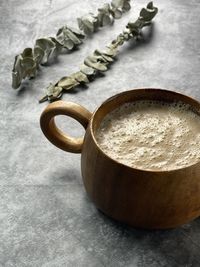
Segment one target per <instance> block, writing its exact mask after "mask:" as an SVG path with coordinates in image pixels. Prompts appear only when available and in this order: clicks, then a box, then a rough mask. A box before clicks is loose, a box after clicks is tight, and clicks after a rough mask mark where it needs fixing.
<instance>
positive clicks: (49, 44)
mask: <svg viewBox="0 0 200 267" xmlns="http://www.w3.org/2000/svg"><path fill="white" fill-rule="evenodd" d="M35 45H36V46H39V47H41V48H42V49H43V50H51V49H53V48H54V47H55V44H54V42H53V41H52V40H51V39H50V38H40V39H37V40H36V42H35Z"/></svg>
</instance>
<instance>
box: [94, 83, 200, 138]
mask: <svg viewBox="0 0 200 267" xmlns="http://www.w3.org/2000/svg"><path fill="white" fill-rule="evenodd" d="M138 100H155V101H163V102H168V103H173V102H178V101H181V102H183V103H185V104H189V105H190V106H191V109H192V111H193V112H195V113H197V114H198V115H199V116H200V103H199V102H198V101H197V100H195V99H193V98H191V97H189V96H186V95H183V94H180V93H177V92H174V91H169V90H164V89H153V88H145V89H133V90H130V91H126V92H122V93H119V94H117V95H114V96H113V97H110V98H108V99H107V100H106V101H105V102H103V103H102V105H101V106H100V107H99V108H98V109H97V110H96V112H95V113H94V115H93V119H92V131H93V133H94V135H95V133H96V130H97V129H98V128H99V126H100V124H101V122H102V120H103V118H104V117H105V116H106V115H107V114H108V113H110V112H111V111H113V110H114V109H116V108H118V107H119V106H121V105H123V104H125V103H128V102H134V101H138Z"/></svg>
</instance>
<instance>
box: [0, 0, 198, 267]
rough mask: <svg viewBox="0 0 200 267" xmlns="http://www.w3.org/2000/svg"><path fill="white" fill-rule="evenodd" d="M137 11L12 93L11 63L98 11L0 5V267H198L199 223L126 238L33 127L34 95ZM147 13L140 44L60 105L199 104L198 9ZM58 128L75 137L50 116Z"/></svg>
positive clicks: (75, 166) (74, 159)
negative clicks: (135, 100) (136, 91)
mask: <svg viewBox="0 0 200 267" xmlns="http://www.w3.org/2000/svg"><path fill="white" fill-rule="evenodd" d="M145 4H146V1H144V0H140V1H134V2H132V9H131V11H130V12H129V13H128V14H126V15H124V17H123V18H122V19H121V20H118V21H116V22H115V24H114V25H113V26H109V27H106V28H104V29H102V30H101V31H100V32H99V33H97V34H95V35H94V36H93V37H92V38H91V39H90V40H86V41H85V43H84V44H83V45H82V46H81V47H80V49H78V50H77V51H76V52H74V53H71V54H63V55H60V56H59V57H58V59H57V61H56V62H52V64H51V65H50V66H48V67H41V70H40V72H39V75H38V77H37V78H36V79H35V80H31V81H25V82H24V83H23V86H22V87H21V89H19V90H17V91H14V90H12V89H11V69H12V64H13V60H14V56H15V55H16V54H17V53H19V52H21V51H22V50H23V48H25V47H27V46H33V43H34V40H35V39H36V38H39V37H42V36H48V35H52V34H55V32H56V29H58V28H59V26H62V25H64V24H65V23H68V24H69V25H74V26H75V25H76V20H75V18H76V17H78V16H80V15H83V14H85V13H86V12H87V10H91V11H94V10H96V9H97V7H99V6H100V5H102V2H100V1H97V0H96V1H94V0H93V1H92V0H85V1H76V0H57V1H56V0H44V1H41V0H34V1H30V0H19V1H14V0H7V1H6V0H1V2H0V49H1V53H0V63H1V64H0V80H1V82H0V87H1V88H0V110H1V116H0V266H6V267H11V266H12V267H13V266H17V267H25V266H34V267H37V266H38V267H39V266H45V267H47V266H48V267H50V266H51V267H53V266H55V267H60V266H67V267H68V266H74V267H79V266H81V267H82V266H86V267H89V266H92V267H93V266H95V267H96V266H97V267H100V266H115V267H118V266H123V267H128V266H131V267H161V266H165V267H175V266H181V267H198V266H200V219H196V220H195V221H193V222H191V223H189V224H187V225H184V226H182V227H180V228H178V229H174V230H167V231H145V230H137V229H133V228H132V229H131V228H130V227H127V226H125V225H121V224H120V223H116V222H114V221H112V220H110V219H109V218H107V217H105V216H104V215H102V214H101V213H100V212H98V211H97V210H96V208H95V207H94V205H93V203H91V201H90V200H89V199H88V197H87V195H86V193H85V190H84V187H83V183H82V180H81V173H80V155H74V154H70V153H64V152H63V151H61V150H59V149H57V148H56V147H54V146H53V145H51V144H50V143H49V142H48V141H47V140H46V139H45V138H44V136H43V134H42V132H41V130H40V127H39V117H40V114H41V112H42V110H43V109H44V107H45V106H46V105H47V103H44V104H40V105H39V104H38V102H37V100H38V98H39V97H40V96H41V95H42V90H43V88H44V87H45V86H47V85H48V84H49V82H51V81H56V80H57V79H58V78H60V77H62V76H64V75H67V74H69V73H71V72H73V71H75V70H77V67H78V65H79V64H80V63H81V62H82V60H83V59H84V57H85V56H86V55H88V54H89V53H90V52H92V51H93V49H95V48H98V47H99V48H103V47H104V45H106V44H107V43H109V42H110V41H111V40H112V38H113V37H115V36H116V34H117V33H119V32H120V31H121V30H122V29H123V27H124V26H125V25H126V23H127V22H128V20H129V19H132V18H136V17H137V15H138V12H139V10H140V8H141V7H142V6H143V5H145ZM155 4H156V5H157V6H158V7H159V14H158V16H157V17H156V19H155V23H154V25H153V28H152V30H151V32H150V34H147V35H146V37H145V40H144V41H142V42H140V43H139V44H134V43H133V42H130V43H129V44H127V45H125V46H124V47H123V48H122V49H121V53H120V54H119V56H118V60H117V61H116V62H115V63H114V64H113V65H112V67H111V69H110V70H109V71H108V72H107V73H106V74H105V76H104V77H100V78H98V79H96V80H95V81H94V82H92V83H91V84H90V86H89V87H88V89H85V90H82V89H80V90H76V91H75V92H74V93H71V94H66V95H65V96H64V97H63V99H64V100H70V101H74V102H77V103H80V104H82V105H83V106H85V107H87V108H88V109H89V110H90V111H93V110H94V109H95V108H96V107H97V106H98V105H100V104H101V102H102V101H104V100H105V99H106V98H108V97H109V96H112V95H114V94H116V93H118V92H120V91H124V90H127V89H131V88H137V87H160V88H167V89H173V90H176V91H179V92H182V93H185V94H188V95H190V96H193V97H196V98H197V99H199V100H200V95H199V90H200V88H199V83H200V77H199V69H200V31H199V25H200V16H199V13H200V2H199V1H198V0H191V1H188V0H187V1H186V0H169V1H161V0H157V1H155ZM69 122H70V123H72V124H71V125H72V126H70V127H69ZM58 123H59V125H60V126H61V127H62V128H63V129H64V130H66V131H69V132H70V133H71V134H75V135H79V134H83V133H84V131H83V130H82V129H81V127H80V126H79V125H78V123H75V122H74V121H72V120H67V119H66V118H63V117H60V118H59V119H58ZM177 193H178V192H177Z"/></svg>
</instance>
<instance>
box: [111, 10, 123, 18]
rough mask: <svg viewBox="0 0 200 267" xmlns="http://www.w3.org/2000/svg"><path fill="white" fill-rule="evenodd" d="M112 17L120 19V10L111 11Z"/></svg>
mask: <svg viewBox="0 0 200 267" xmlns="http://www.w3.org/2000/svg"><path fill="white" fill-rule="evenodd" d="M113 16H114V18H115V19H120V18H121V17H122V11H121V10H120V9H118V8H117V9H114V10H113Z"/></svg>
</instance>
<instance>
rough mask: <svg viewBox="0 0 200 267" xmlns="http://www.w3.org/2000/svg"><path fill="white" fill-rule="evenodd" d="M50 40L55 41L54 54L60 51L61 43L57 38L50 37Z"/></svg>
mask: <svg viewBox="0 0 200 267" xmlns="http://www.w3.org/2000/svg"><path fill="white" fill-rule="evenodd" d="M51 40H52V41H53V42H54V43H55V49H54V51H55V52H56V54H58V53H60V51H61V50H62V47H63V46H62V45H61V43H60V42H58V40H57V39H56V38H54V37H51Z"/></svg>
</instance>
